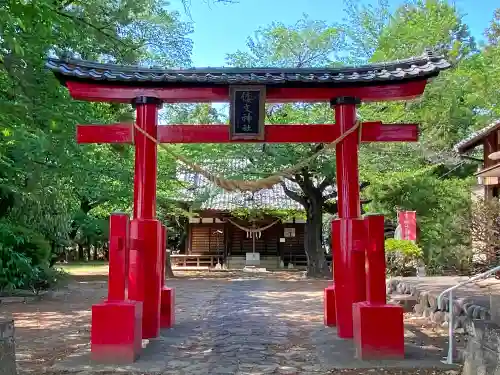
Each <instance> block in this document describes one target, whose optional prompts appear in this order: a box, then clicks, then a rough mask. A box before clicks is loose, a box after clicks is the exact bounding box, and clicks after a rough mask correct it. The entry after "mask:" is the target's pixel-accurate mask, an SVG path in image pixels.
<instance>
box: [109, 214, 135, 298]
mask: <svg viewBox="0 0 500 375" xmlns="http://www.w3.org/2000/svg"><path fill="white" fill-rule="evenodd" d="M129 236H130V218H129V217H128V215H127V214H117V213H116V214H112V215H111V216H110V218H109V276H108V301H124V300H125V299H126V295H125V292H126V290H125V289H126V280H127V277H128V276H127V274H128V269H127V262H128V252H129V242H130V241H129V238H130V237H129Z"/></svg>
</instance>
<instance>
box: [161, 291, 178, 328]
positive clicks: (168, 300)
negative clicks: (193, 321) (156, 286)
mask: <svg viewBox="0 0 500 375" xmlns="http://www.w3.org/2000/svg"><path fill="white" fill-rule="evenodd" d="M174 324H175V289H174V288H167V287H163V288H162V290H161V308H160V328H172V327H173V326H174Z"/></svg>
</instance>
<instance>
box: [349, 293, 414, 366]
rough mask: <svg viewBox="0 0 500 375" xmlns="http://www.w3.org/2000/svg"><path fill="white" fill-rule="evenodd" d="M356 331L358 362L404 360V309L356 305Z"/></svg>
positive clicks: (363, 303)
mask: <svg viewBox="0 0 500 375" xmlns="http://www.w3.org/2000/svg"><path fill="white" fill-rule="evenodd" d="M381 322H384V323H383V324H381ZM353 327H354V345H355V347H356V356H357V357H358V358H359V359H362V360H370V359H375V360H382V359H403V358H404V323H403V309H402V308H401V307H400V306H396V305H391V304H388V305H372V304H370V303H369V302H357V303H354V304H353Z"/></svg>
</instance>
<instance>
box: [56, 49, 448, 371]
mask: <svg viewBox="0 0 500 375" xmlns="http://www.w3.org/2000/svg"><path fill="white" fill-rule="evenodd" d="M47 66H48V68H49V69H51V70H52V71H53V72H54V74H55V75H56V76H57V77H58V78H59V79H60V81H61V82H62V83H63V84H64V85H65V86H66V87H67V88H68V89H69V92H70V94H71V96H72V97H73V98H74V99H80V100H88V101H102V102H121V103H132V105H134V106H135V108H136V115H137V116H136V125H137V126H138V127H139V128H140V129H142V131H143V132H146V133H147V134H149V135H150V136H152V137H154V138H155V139H157V140H158V141H159V142H164V143H228V142H235V139H237V140H236V142H267V143H278V142H285V143H293V142H295V143H298V142H332V141H334V140H335V139H337V138H338V137H339V136H341V135H342V134H344V133H345V132H347V131H349V129H351V128H352V127H353V126H355V123H356V106H357V105H358V104H360V103H361V102H370V101H385V100H407V99H411V98H415V97H418V96H419V95H421V94H422V93H423V92H424V89H425V86H426V84H427V81H428V79H429V78H432V77H435V76H437V75H438V74H439V72H440V71H441V70H443V69H446V68H448V67H449V64H448V63H447V62H446V61H445V60H444V59H442V58H440V57H436V56H434V55H432V54H431V53H429V52H426V53H425V54H424V55H423V56H420V57H414V58H410V59H406V60H401V61H397V62H388V63H381V64H374V65H367V66H361V67H355V68H336V69H327V68H325V69H277V68H276V69H274V68H255V69H253V68H252V69H239V68H207V69H198V68H195V69H185V70H160V69H147V68H138V67H125V66H118V65H108V64H100V63H92V62H87V61H81V60H59V59H49V61H48V63H47ZM235 85H236V86H239V87H240V89H241V86H242V85H245V87H244V88H243V89H241V90H253V88H254V87H255V88H257V87H259V89H258V90H261V89H262V87H263V88H264V91H265V96H266V98H265V100H266V102H270V103H284V102H328V101H329V102H330V104H331V106H332V108H333V109H334V111H335V124H334V125H332V124H317V125H266V126H265V127H264V128H259V124H257V125H256V126H257V128H252V129H250V133H251V134H250V133H248V134H246V136H244V137H243V138H245V139H243V140H242V139H241V137H240V138H236V137H233V136H234V131H235V129H236V128H232V126H233V124H232V125H231V127H230V126H228V125H196V126H193V125H168V126H158V108H159V107H160V106H161V104H162V103H182V102H191V103H194V102H219V101H222V102H227V101H228V100H229V99H230V93H231V92H232V91H231V90H234V89H235ZM231 99H232V96H231ZM263 104H264V103H260V105H261V106H263ZM234 105H235V106H236V104H234ZM360 129H361V134H357V133H356V132H353V133H352V134H349V135H348V136H347V137H346V138H345V139H344V140H343V141H342V142H340V143H339V144H337V145H336V170H337V187H338V207H339V219H337V220H334V221H333V222H332V249H333V253H334V285H333V286H331V287H328V288H326V289H325V304H324V305H325V324H326V325H328V326H335V325H336V326H337V334H338V336H339V337H342V338H353V337H354V340H355V342H356V347H357V353H358V356H359V357H361V358H388V357H399V358H400V357H402V356H403V355H404V337H403V312H402V309H401V308H399V307H395V306H392V305H387V304H386V295H385V258H384V228H383V226H384V218H383V216H381V215H374V216H368V217H365V218H362V217H361V213H360V198H359V177H358V147H359V141H361V142H394V141H409V142H415V141H417V140H418V126H417V125H416V124H382V123H381V122H365V123H363V124H362V126H361V128H360ZM247 130H248V129H247ZM247 130H244V131H242V130H241V129H239V132H240V134H239V135H240V136H241V135H242V134H243V133H244V132H245V131H247ZM257 133H259V134H257ZM243 135H245V134H243ZM248 135H250V137H248ZM77 140H78V142H79V143H130V144H134V145H135V174H134V212H133V219H132V220H131V221H129V217H128V216H127V215H124V214H113V215H112V217H111V220H110V272H109V292H108V300H107V301H105V302H103V303H100V304H97V305H94V306H93V307H92V331H91V350H92V357H93V358H94V359H96V360H100V361H107V362H110V361H111V362H116V361H126V362H130V361H134V360H135V359H136V358H137V356H138V354H139V352H140V349H141V339H142V338H155V337H158V335H159V333H160V328H169V327H171V326H172V325H173V324H174V291H173V290H172V289H171V288H167V287H166V286H164V277H165V276H164V265H165V259H164V257H165V250H166V248H165V246H166V244H165V243H166V231H165V227H164V226H163V225H162V224H161V223H160V222H159V221H158V220H157V219H156V174H157V145H156V143H155V142H153V141H152V140H151V139H148V137H146V136H145V135H144V134H143V133H142V132H141V131H138V130H137V129H135V128H134V127H133V125H132V124H112V125H79V126H78V128H77ZM365 262H366V269H365ZM127 280H128V282H127ZM127 284H128V288H127ZM127 289H128V295H127ZM381 321H383V322H384V324H380V322H381Z"/></svg>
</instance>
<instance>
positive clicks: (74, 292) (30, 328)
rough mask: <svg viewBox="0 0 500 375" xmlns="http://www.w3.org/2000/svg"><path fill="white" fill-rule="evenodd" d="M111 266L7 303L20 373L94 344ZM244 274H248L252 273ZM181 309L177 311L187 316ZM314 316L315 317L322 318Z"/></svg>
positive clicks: (421, 337)
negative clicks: (96, 309)
mask: <svg viewBox="0 0 500 375" xmlns="http://www.w3.org/2000/svg"><path fill="white" fill-rule="evenodd" d="M106 268H107V267H104V268H103V267H101V268H100V271H96V270H94V272H89V270H85V271H81V272H80V271H75V272H72V273H73V275H72V276H71V280H70V282H69V283H68V285H67V286H65V287H64V288H61V289H60V290H58V291H56V292H54V293H52V294H51V295H47V296H45V297H44V298H43V299H42V300H41V301H34V302H29V303H14V302H12V303H2V304H0V317H7V318H8V317H13V318H14V319H15V325H16V352H17V359H18V367H19V373H20V374H24V373H34V374H42V373H45V372H46V371H47V369H48V368H50V367H51V366H52V365H53V364H54V363H55V362H56V361H58V360H60V359H62V358H65V357H67V356H68V355H70V354H72V353H74V352H76V351H78V350H79V349H81V348H82V347H83V346H86V345H87V344H88V342H89V336H90V335H89V333H90V331H89V329H90V317H91V313H90V308H91V305H92V304H93V303H96V302H99V301H100V300H101V299H103V298H105V296H106V292H107V275H106V271H107V270H106ZM176 276H177V277H176V279H175V280H173V281H172V283H173V284H174V285H182V284H183V283H185V281H186V280H191V281H192V280H200V279H207V280H208V279H218V280H219V281H221V282H222V281H224V280H228V281H229V280H234V279H235V278H238V277H241V276H242V274H241V272H240V273H238V272H196V271H184V272H176ZM245 276H249V275H248V274H247V275H245ZM266 277H271V278H277V279H279V280H281V281H286V282H290V283H292V284H293V283H307V284H308V288H314V289H317V291H322V290H323V288H324V287H325V286H326V282H325V281H310V280H309V281H305V280H303V278H302V274H301V273H299V272H276V273H269V274H267V275H266ZM182 313H183V310H182V307H181V308H180V309H179V307H178V311H177V314H182ZM316 315H318V316H311V317H310V319H312V320H317V319H322V317H321V316H320V315H319V314H316ZM405 324H406V327H407V329H408V330H409V331H410V332H411V334H412V335H411V337H409V338H407V340H410V341H411V342H412V343H413V344H416V345H418V346H422V347H426V348H430V349H432V350H434V351H435V352H441V353H442V356H443V357H444V355H445V353H444V351H443V348H446V332H445V331H444V330H443V329H442V328H440V327H436V326H435V325H432V324H430V323H428V322H426V321H425V320H424V319H422V318H415V317H414V316H413V315H412V314H406V316H405ZM325 373H339V374H340V373H342V374H346V375H349V374H361V373H370V374H422V375H424V374H447V375H453V374H458V373H459V372H458V371H455V370H447V371H445V370H437V369H436V370H433V369H426V370H424V369H422V370H421V369H414V370H408V369H406V370H398V369H394V368H392V369H380V368H378V369H373V370H367V369H363V370H361V369H360V370H356V369H352V370H345V369H343V370H335V371H333V372H331V371H330V372H325Z"/></svg>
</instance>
